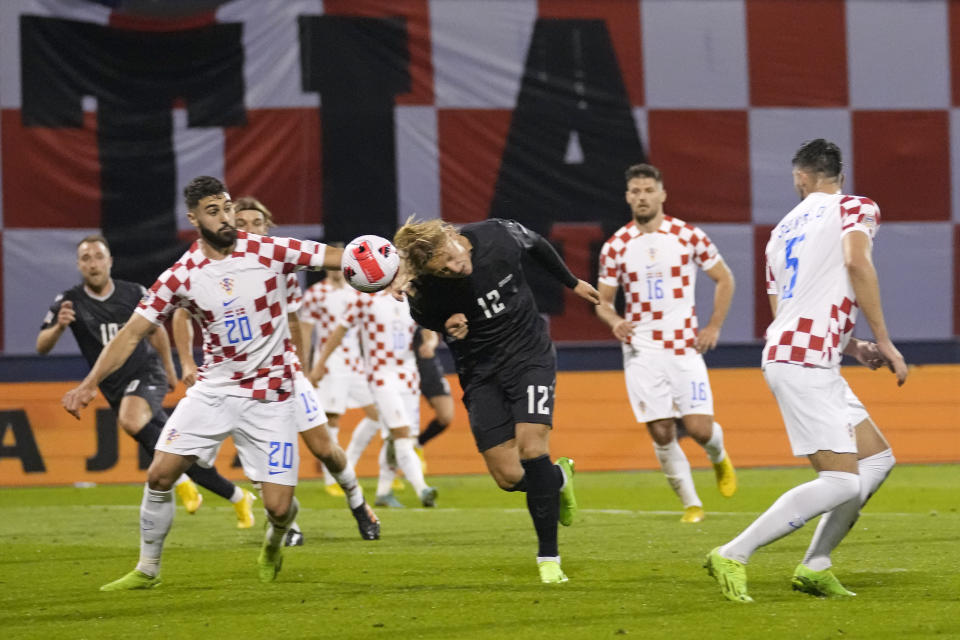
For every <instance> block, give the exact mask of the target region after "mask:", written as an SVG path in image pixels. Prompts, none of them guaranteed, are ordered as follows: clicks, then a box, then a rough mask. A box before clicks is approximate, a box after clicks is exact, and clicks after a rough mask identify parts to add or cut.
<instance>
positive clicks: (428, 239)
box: [393, 216, 456, 276]
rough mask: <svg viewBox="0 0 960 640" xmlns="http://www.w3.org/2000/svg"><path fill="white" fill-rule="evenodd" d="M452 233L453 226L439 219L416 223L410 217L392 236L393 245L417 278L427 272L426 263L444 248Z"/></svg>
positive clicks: (416, 221) (454, 231)
mask: <svg viewBox="0 0 960 640" xmlns="http://www.w3.org/2000/svg"><path fill="white" fill-rule="evenodd" d="M453 233H456V230H455V229H454V228H453V226H452V225H451V224H450V223H449V222H444V221H443V220H440V219H439V218H437V219H434V220H426V221H418V220H416V219H415V218H414V217H413V216H410V217H409V218H407V221H406V223H404V225H403V226H402V227H400V228H399V229H397V232H396V233H395V234H394V235H393V244H394V246H396V247H397V252H398V253H399V254H400V257H401V258H403V259H404V261H405V262H406V263H407V266H408V267H409V269H410V271H411V272H412V273H413V275H414V276H418V275H420V274H422V273H424V272H425V271H426V270H427V263H428V262H430V260H431V259H432V258H433V256H434V254H435V253H436V252H437V251H438V250H440V249H442V248H443V247H444V246H446V244H447V242H448V241H449V240H450V237H451V234H453Z"/></svg>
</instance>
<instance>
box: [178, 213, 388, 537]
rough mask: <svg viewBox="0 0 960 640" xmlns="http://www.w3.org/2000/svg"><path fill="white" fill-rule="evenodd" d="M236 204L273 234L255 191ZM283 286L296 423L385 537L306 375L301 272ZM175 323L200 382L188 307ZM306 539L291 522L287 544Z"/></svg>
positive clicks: (365, 526)
mask: <svg viewBox="0 0 960 640" xmlns="http://www.w3.org/2000/svg"><path fill="white" fill-rule="evenodd" d="M234 210H235V212H236V214H235V215H236V226H237V229H240V230H243V231H246V232H247V233H249V234H257V235H262V236H266V235H270V228H271V227H273V226H275V224H274V221H273V215H272V214H271V213H270V210H269V209H267V208H266V207H265V206H264V205H263V204H262V203H261V202H260V201H259V200H257V199H256V198H254V197H252V196H243V197H241V198H237V200H236V202H235V203H234ZM333 273H339V272H333ZM284 286H285V290H286V296H285V303H284V307H285V309H286V317H287V325H288V327H289V328H290V338H291V340H292V342H293V346H294V351H295V353H296V356H297V358H296V360H297V361H296V362H295V364H294V400H295V403H296V406H297V411H296V417H297V428H298V430H299V432H300V437H301V438H303V441H304V442H305V443H306V445H307V448H308V449H310V452H311V453H313V455H314V456H315V457H316V458H317V459H318V460H320V461H321V462H323V463H324V470H325V471H326V473H329V474H331V478H332V479H333V481H334V482H336V483H337V486H338V487H340V488H341V491H340V495H346V498H347V506H348V507H349V508H350V512H351V513H352V514H353V517H354V519H355V520H356V521H357V527H358V529H359V530H360V536H361V537H362V538H363V539H364V540H376V539H378V538H379V537H380V521H379V520H378V519H377V516H376V514H374V513H373V510H372V509H371V508H370V506H369V505H368V504H367V503H366V501H365V500H364V498H363V490H362V489H361V488H360V483H359V482H358V481H357V475H356V473H355V472H354V470H353V465H352V464H349V463H348V461H347V457H346V454H345V453H344V451H343V449H342V448H341V447H340V445H339V444H337V441H336V438H335V437H333V435H332V434H331V433H330V431H329V430H328V428H327V423H326V420H325V414H324V410H323V407H324V405H323V404H322V403H321V402H320V401H319V399H318V398H317V396H316V392H315V390H314V388H313V385H312V384H310V382H309V381H308V380H307V378H306V376H305V375H304V373H303V368H302V366H301V364H300V363H301V362H303V361H304V360H305V357H304V354H305V353H306V350H305V349H304V347H303V337H302V335H303V334H302V331H301V327H300V320H299V315H298V311H299V310H300V307H301V303H302V301H303V292H302V290H301V289H300V281H299V280H298V279H297V276H296V274H294V273H289V274H287V277H286V279H285V280H284ZM173 324H174V340H175V342H176V345H177V351H178V352H179V353H180V354H181V365H182V368H183V382H184V384H186V385H187V386H188V387H189V386H190V385H192V384H193V383H194V382H195V380H196V374H197V366H196V363H195V362H194V360H193V350H192V349H191V347H190V345H192V344H193V325H192V324H191V322H190V319H189V317H188V314H187V312H186V310H184V309H177V311H176V312H175V313H174V318H173ZM303 541H304V537H303V532H302V531H301V530H300V527H299V525H298V524H297V523H296V522H293V523H291V525H290V527H289V528H288V530H287V535H286V537H285V538H284V544H285V545H286V546H288V547H291V546H300V545H302V544H303Z"/></svg>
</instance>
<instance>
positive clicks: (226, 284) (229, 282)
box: [217, 277, 233, 296]
mask: <svg viewBox="0 0 960 640" xmlns="http://www.w3.org/2000/svg"><path fill="white" fill-rule="evenodd" d="M217 284H219V285H220V288H221V289H223V290H224V291H225V292H226V294H227V295H228V296H229V295H230V294H231V293H233V278H230V277H224V278H220V282H218V283H217Z"/></svg>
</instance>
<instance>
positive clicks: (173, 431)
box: [163, 429, 180, 444]
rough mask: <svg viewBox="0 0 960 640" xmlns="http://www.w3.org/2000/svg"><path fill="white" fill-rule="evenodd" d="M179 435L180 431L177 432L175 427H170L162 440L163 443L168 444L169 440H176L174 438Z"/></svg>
mask: <svg viewBox="0 0 960 640" xmlns="http://www.w3.org/2000/svg"><path fill="white" fill-rule="evenodd" d="M179 437H180V432H179V431H177V430H176V429H170V431H168V432H167V439H166V440H164V441H163V443H164V444H170V443H171V442H173V441H174V440H176V439H177V438H179Z"/></svg>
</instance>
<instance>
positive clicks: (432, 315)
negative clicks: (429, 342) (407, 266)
mask: <svg viewBox="0 0 960 640" xmlns="http://www.w3.org/2000/svg"><path fill="white" fill-rule="evenodd" d="M407 300H408V301H409V302H410V317H411V318H413V320H414V321H415V322H416V323H417V324H418V325H420V326H421V327H426V328H427V329H433V330H434V331H439V332H440V333H443V332H444V330H443V324H444V322H446V318H442V317H441V315H442V313H441V312H440V310H439V309H437V308H436V307H435V306H433V307H432V306H431V305H430V304H429V303H428V301H427V300H426V298H425V296H424V295H423V292H422V291H421V290H417V291H416V293H414V294H413V295H408V296H407Z"/></svg>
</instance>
